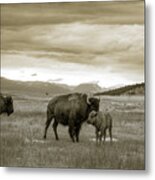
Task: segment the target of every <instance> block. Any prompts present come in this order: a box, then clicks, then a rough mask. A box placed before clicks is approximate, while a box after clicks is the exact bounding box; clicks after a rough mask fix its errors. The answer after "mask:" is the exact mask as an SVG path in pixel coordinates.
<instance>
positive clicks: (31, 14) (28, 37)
mask: <svg viewBox="0 0 155 180" xmlns="http://www.w3.org/2000/svg"><path fill="white" fill-rule="evenodd" d="M1 70H2V71H1V75H2V76H3V77H6V78H9V79H14V80H22V81H34V80H39V81H49V82H55V83H65V84H68V85H78V84H80V83H88V82H93V83H98V84H99V85H100V86H102V87H109V86H115V85H118V84H121V85H123V84H131V83H137V82H143V81H144V2H143V1H130V2H85V3H46V4H14V5H13V4H12V5H11V4H10V5H2V6H1Z"/></svg>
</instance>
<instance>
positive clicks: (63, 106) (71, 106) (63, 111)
mask: <svg viewBox="0 0 155 180" xmlns="http://www.w3.org/2000/svg"><path fill="white" fill-rule="evenodd" d="M99 102H100V100H99V99H97V98H94V97H91V98H88V97H87V95H86V94H81V93H73V94H67V95H61V96H57V97H55V98H53V99H52V100H50V101H49V104H48V106H47V121H46V127H45V133H44V139H46V133H47V129H48V127H49V125H50V123H51V121H52V119H54V123H53V130H54V133H55V138H56V140H59V137H58V134H57V126H58V123H61V124H63V125H65V126H67V125H68V126H69V135H70V137H71V139H72V141H73V142H75V139H74V138H75V137H76V141H77V142H78V141H79V132H80V128H81V125H82V123H83V122H84V121H86V120H87V118H88V115H89V113H90V112H91V111H93V110H95V111H98V110H99Z"/></svg>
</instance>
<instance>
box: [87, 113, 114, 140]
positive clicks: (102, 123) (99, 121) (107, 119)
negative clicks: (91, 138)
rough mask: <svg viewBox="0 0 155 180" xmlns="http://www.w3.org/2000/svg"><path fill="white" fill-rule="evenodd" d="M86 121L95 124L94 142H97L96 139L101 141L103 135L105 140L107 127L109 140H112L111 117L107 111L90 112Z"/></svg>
mask: <svg viewBox="0 0 155 180" xmlns="http://www.w3.org/2000/svg"><path fill="white" fill-rule="evenodd" d="M87 123H88V124H91V125H93V126H95V128H96V143H98V140H99V141H100V143H101V141H102V137H103V136H104V141H105V138H106V130H107V129H109V135H110V140H111V142H112V117H111V115H110V114H109V113H108V112H102V111H99V112H96V111H92V112H90V114H89V116H88V119H87ZM99 132H100V135H99Z"/></svg>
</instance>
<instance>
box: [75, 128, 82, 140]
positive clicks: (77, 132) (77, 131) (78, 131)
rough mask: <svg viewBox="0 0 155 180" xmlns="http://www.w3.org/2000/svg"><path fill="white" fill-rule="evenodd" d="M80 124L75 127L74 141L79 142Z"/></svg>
mask: <svg viewBox="0 0 155 180" xmlns="http://www.w3.org/2000/svg"><path fill="white" fill-rule="evenodd" d="M80 129H81V125H79V126H77V127H76V128H75V135H76V142H79V133H80Z"/></svg>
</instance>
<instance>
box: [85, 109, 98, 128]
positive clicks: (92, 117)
mask: <svg viewBox="0 0 155 180" xmlns="http://www.w3.org/2000/svg"><path fill="white" fill-rule="evenodd" d="M96 116H97V112H96V111H91V112H90V113H89V116H88V119H87V123H88V124H92V125H94V124H95V121H96Z"/></svg>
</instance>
